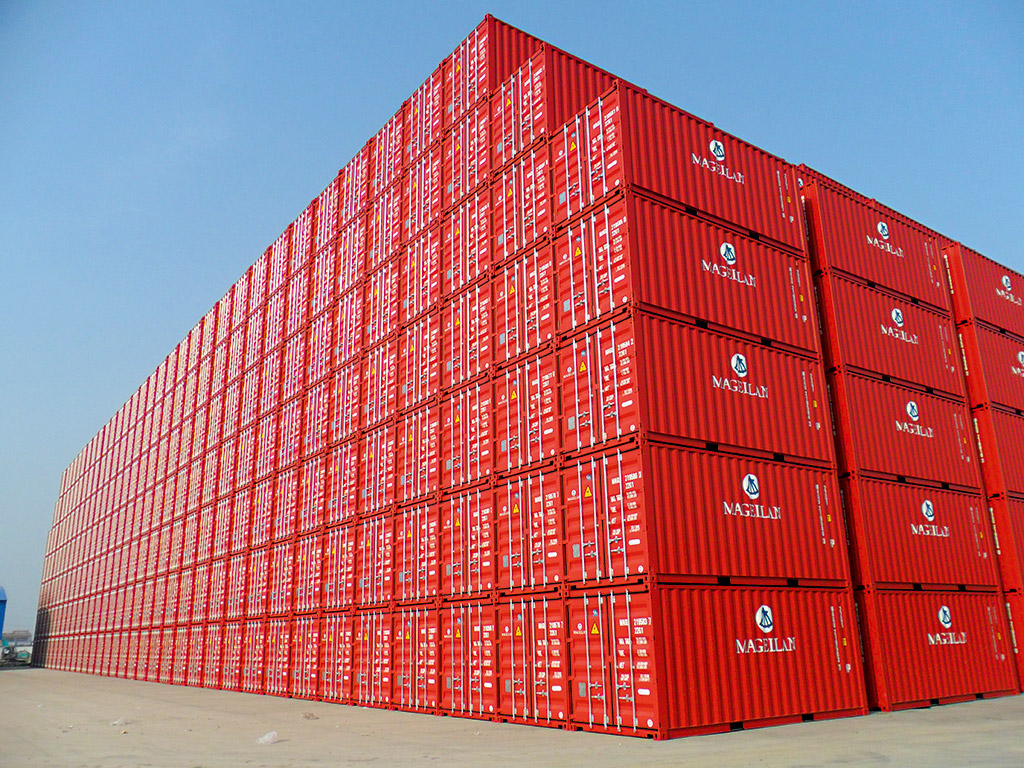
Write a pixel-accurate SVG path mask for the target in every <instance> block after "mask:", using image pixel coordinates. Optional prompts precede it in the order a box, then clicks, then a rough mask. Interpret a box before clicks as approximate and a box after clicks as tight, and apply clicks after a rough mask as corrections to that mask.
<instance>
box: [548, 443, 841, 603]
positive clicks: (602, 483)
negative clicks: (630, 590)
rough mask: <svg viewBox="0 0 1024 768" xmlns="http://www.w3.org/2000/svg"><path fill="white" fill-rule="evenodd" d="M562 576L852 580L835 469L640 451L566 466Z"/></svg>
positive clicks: (585, 579) (590, 579)
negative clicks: (563, 570) (564, 569)
mask: <svg viewBox="0 0 1024 768" xmlns="http://www.w3.org/2000/svg"><path fill="white" fill-rule="evenodd" d="M562 488H563V498H564V504H565V512H564V514H565V523H564V525H565V531H566V578H567V579H568V580H570V581H573V582H579V583H583V584H592V583H597V584H600V583H601V582H607V581H614V580H616V579H623V578H629V577H636V576H640V575H644V574H652V573H653V574H656V575H657V576H658V577H659V578H669V579H672V580H675V581H678V582H683V581H690V582H694V583H701V582H703V583H707V582H715V581H716V580H717V579H718V578H720V577H728V578H730V579H731V580H732V582H733V583H743V582H745V583H761V584H765V583H768V584H771V583H775V584H786V583H788V582H789V580H791V579H798V580H800V582H801V583H802V584H832V585H835V586H843V585H846V584H848V583H849V579H850V574H849V568H848V566H847V559H846V549H845V546H846V532H845V530H844V526H843V517H842V508H841V505H840V500H839V488H838V483H837V480H836V476H835V474H834V472H833V471H830V470H821V469H810V468H805V467H799V466H792V465H784V464H780V463H776V462H767V461H759V460H756V459H749V458H740V457H736V456H729V455H727V454H722V453H709V452H706V451H696V450H693V449H689V448H680V447H675V446H669V445H659V444H655V443H648V444H646V445H643V446H641V447H640V448H632V449H628V450H616V451H605V452H604V453H596V454H593V455H590V456H587V457H584V458H582V459H577V460H573V461H571V462H568V463H566V464H565V466H564V467H563V469H562Z"/></svg>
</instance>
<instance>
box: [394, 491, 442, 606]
mask: <svg viewBox="0 0 1024 768" xmlns="http://www.w3.org/2000/svg"><path fill="white" fill-rule="evenodd" d="M394 523H395V534H394V560H395V562H394V574H395V575H394V581H395V583H394V593H395V599H396V600H401V601H406V602H414V601H419V600H426V599H427V598H431V597H435V596H436V595H437V593H438V590H439V589H440V584H441V555H440V529H441V509H440V506H439V505H438V504H437V503H435V502H425V503H422V504H417V505H415V506H412V507H401V508H399V509H398V510H397V511H396V512H395V514H394Z"/></svg>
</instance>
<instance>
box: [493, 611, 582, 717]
mask: <svg viewBox="0 0 1024 768" xmlns="http://www.w3.org/2000/svg"><path fill="white" fill-rule="evenodd" d="M497 621H498V647H499V657H498V658H499V673H500V677H499V679H500V681H501V688H500V692H499V696H498V702H499V704H498V711H499V712H500V713H501V714H502V715H504V716H506V717H508V718H509V719H510V720H511V721H513V722H523V723H530V724H536V725H557V724H560V723H564V722H566V721H567V720H568V717H569V701H570V699H569V697H570V691H569V648H568V632H567V629H566V616H565V603H564V601H563V599H562V596H561V595H560V594H559V593H557V592H555V593H543V592H542V593H537V594H529V595H523V596H517V597H509V598H501V599H500V600H499V602H498V617H497Z"/></svg>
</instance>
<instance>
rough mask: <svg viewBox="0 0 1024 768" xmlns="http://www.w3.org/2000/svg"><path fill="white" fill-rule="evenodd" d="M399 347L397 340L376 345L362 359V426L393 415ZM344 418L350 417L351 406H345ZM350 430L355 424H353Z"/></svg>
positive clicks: (395, 401)
mask: <svg viewBox="0 0 1024 768" xmlns="http://www.w3.org/2000/svg"><path fill="white" fill-rule="evenodd" d="M398 346H399V339H398V338H397V337H394V338H391V339H389V340H387V341H385V342H384V343H383V344H378V345H377V346H375V347H371V348H370V349H368V350H367V351H366V354H365V355H364V356H363V361H362V369H363V379H364V384H363V390H364V391H365V392H366V396H365V397H361V401H362V411H363V426H365V427H372V426H374V425H375V424H379V423H380V422H382V421H386V420H388V419H390V418H391V417H392V416H394V414H395V411H396V409H397V398H398V383H397V382H398ZM346 406H347V407H346V410H345V412H344V416H345V418H352V416H353V414H352V412H351V410H350V409H351V407H352V403H351V402H348V403H346ZM352 426H353V428H354V427H355V426H356V423H353V424H352Z"/></svg>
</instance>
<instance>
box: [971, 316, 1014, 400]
mask: <svg viewBox="0 0 1024 768" xmlns="http://www.w3.org/2000/svg"><path fill="white" fill-rule="evenodd" d="M957 330H958V333H959V335H960V344H961V349H962V350H963V354H964V372H965V374H966V378H967V392H968V394H969V397H970V400H971V403H972V404H974V405H986V404H988V403H993V404H995V405H1001V406H1004V407H1006V408H1012V409H1024V340H1022V339H1017V338H1015V337H1013V336H1008V335H1007V334H1004V333H999V332H998V331H994V330H992V329H991V328H989V327H987V326H985V325H982V324H980V323H978V322H968V323H963V324H961V325H960V327H959V328H958V329H957Z"/></svg>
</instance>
